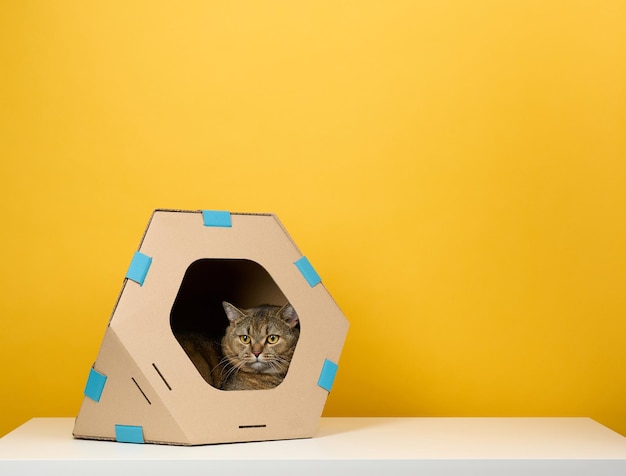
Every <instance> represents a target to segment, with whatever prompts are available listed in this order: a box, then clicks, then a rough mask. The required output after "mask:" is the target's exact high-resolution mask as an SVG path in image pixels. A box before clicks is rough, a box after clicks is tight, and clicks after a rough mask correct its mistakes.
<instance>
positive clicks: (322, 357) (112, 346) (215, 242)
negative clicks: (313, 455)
mask: <svg viewBox="0 0 626 476" xmlns="http://www.w3.org/2000/svg"><path fill="white" fill-rule="evenodd" d="M230 219H231V220H232V226H205V224H204V222H203V214H202V212H201V211H180V210H156V211H155V212H154V213H153V215H152V218H151V220H150V223H149V224H148V227H147V229H146V232H145V234H144V238H143V240H142V243H141V245H140V248H139V252H141V253H142V254H143V255H146V256H149V257H151V258H152V262H151V265H150V267H149V269H148V272H147V274H146V275H145V280H144V281H143V284H139V283H138V282H135V281H134V280H131V279H125V281H124V285H123V288H122V291H121V293H120V296H119V298H118V301H117V304H116V306H115V309H114V311H113V314H112V316H111V320H110V322H109V326H108V328H107V330H106V333H105V336H104V340H103V342H102V346H101V348H100V351H99V354H98V357H97V360H96V362H95V363H94V365H93V369H94V370H95V371H97V372H98V373H100V374H102V375H105V376H106V383H105V385H104V388H103V390H102V392H101V394H100V395H99V397H100V398H99V401H95V400H94V399H93V398H91V397H90V396H85V398H84V400H83V404H82V406H81V409H80V412H79V414H78V416H77V418H76V422H75V426H74V431H73V433H74V436H75V437H77V438H89V439H106V440H116V438H117V436H116V425H127V426H131V427H133V428H137V427H139V431H140V433H141V435H142V439H143V441H144V442H146V443H167V444H176V445H198V444H209V443H226V442H243V441H259V440H275V439H290V438H305V437H311V436H313V435H314V432H315V430H316V428H317V424H318V422H319V419H320V416H321V413H322V410H323V407H324V403H325V401H326V398H327V395H328V390H327V389H325V388H322V387H321V386H320V385H318V379H319V378H320V373H321V371H322V368H323V366H324V362H325V361H326V360H328V361H331V362H333V363H335V364H337V363H338V361H339V356H340V353H341V349H342V347H343V343H344V340H345V337H346V333H347V330H348V322H347V320H346V318H345V316H344V315H343V314H342V312H341V311H340V309H339V308H338V306H337V305H336V303H335V302H334V300H333V299H332V297H331V296H330V294H329V293H328V291H327V290H326V289H325V287H324V286H323V284H322V283H319V284H315V285H313V286H312V285H311V284H309V282H308V281H307V279H305V277H304V275H303V273H302V272H301V271H300V270H299V269H298V268H297V267H296V265H295V264H294V263H295V262H296V261H298V260H299V259H300V258H301V257H302V253H301V252H300V250H298V248H297V246H296V245H295V244H294V243H293V241H292V240H291V238H290V237H289V235H288V234H287V232H286V230H285V229H284V227H283V226H282V225H281V223H280V222H279V221H278V219H277V218H276V217H275V216H274V215H271V214H237V213H232V214H230ZM192 265H193V266H192ZM183 281H184V282H185V284H184V286H183V285H182V284H183ZM205 282H206V287H207V289H206V291H205V290H204V289H202V288H203V287H204V286H205ZM183 288H185V290H183ZM202 293H205V294H203V295H204V296H205V297H206V296H208V298H207V299H209V300H210V301H211V303H214V302H217V301H218V300H227V298H225V297H222V296H223V294H228V299H233V300H236V301H237V302H239V303H240V305H243V306H245V305H249V306H252V305H258V304H262V303H266V304H276V305H282V304H284V303H285V302H286V301H287V300H288V301H289V302H290V303H291V304H292V305H293V306H294V308H295V309H296V310H297V312H298V315H299V317H300V326H301V333H300V338H299V341H298V344H297V346H296V351H295V354H294V357H293V359H292V362H291V365H290V367H289V371H288V373H287V376H286V377H285V380H284V381H283V382H282V383H281V384H280V385H278V386H277V387H275V388H273V389H268V390H253V391H250V390H249V391H230V392H229V391H223V390H218V389H216V388H214V387H212V386H211V385H209V384H208V383H207V382H205V380H204V379H203V378H202V377H201V375H200V374H199V372H198V371H197V370H196V368H195V366H194V365H193V364H192V362H191V361H190V360H189V358H188V357H187V355H186V353H185V352H184V350H183V349H182V347H181V346H180V344H179V343H178V341H177V340H176V338H175V337H174V334H173V331H172V327H171V326H172V324H171V323H172V322H174V323H177V322H183V321H185V320H189V319H191V320H193V319H196V318H197V316H195V317H194V315H193V314H194V313H196V314H197V313H198V312H200V311H199V309H200V308H202V305H200V304H198V303H195V301H194V299H195V298H196V297H198V296H200V295H201V294H202ZM206 293H208V294H206ZM179 296H180V297H179ZM177 298H178V299H177ZM259 301H263V302H259ZM242 302H243V303H244V304H241V303H242ZM245 303H249V304H245ZM255 303H256V304H255ZM190 316H191V317H190ZM86 395H87V393H86Z"/></svg>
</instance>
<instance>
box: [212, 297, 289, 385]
mask: <svg viewBox="0 0 626 476" xmlns="http://www.w3.org/2000/svg"><path fill="white" fill-rule="evenodd" d="M222 305H223V306H224V311H225V312H226V316H227V317H228V320H229V321H230V324H229V325H228V327H227V328H226V332H225V335H224V337H223V338H222V353H223V355H224V357H223V360H222V363H223V369H222V370H223V374H222V375H221V377H222V382H221V387H220V388H221V389H222V390H261V389H269V388H274V387H276V386H277V385H279V384H280V383H281V382H282V381H283V380H284V378H285V375H286V374H287V370H288V368H289V364H290V363H291V359H292V357H293V353H294V350H295V347H296V343H297V341H298V338H299V336H300V326H299V318H298V314H297V313H296V311H295V309H294V308H293V306H292V305H291V304H289V303H287V304H285V305H284V306H282V307H281V306H271V305H263V306H258V307H253V308H250V309H239V308H237V307H235V306H233V305H232V304H230V303H228V302H223V303H222Z"/></svg>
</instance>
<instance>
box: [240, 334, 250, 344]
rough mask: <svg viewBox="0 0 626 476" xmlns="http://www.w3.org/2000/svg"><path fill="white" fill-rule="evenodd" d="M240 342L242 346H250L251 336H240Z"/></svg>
mask: <svg viewBox="0 0 626 476" xmlns="http://www.w3.org/2000/svg"><path fill="white" fill-rule="evenodd" d="M239 340H240V341H241V343H242V344H249V343H250V336H247V335H242V336H239Z"/></svg>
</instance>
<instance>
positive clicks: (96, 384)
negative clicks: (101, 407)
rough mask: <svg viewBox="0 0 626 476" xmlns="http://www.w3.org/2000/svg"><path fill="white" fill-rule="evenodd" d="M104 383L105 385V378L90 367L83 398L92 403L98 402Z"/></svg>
mask: <svg viewBox="0 0 626 476" xmlns="http://www.w3.org/2000/svg"><path fill="white" fill-rule="evenodd" d="M105 383H107V376H106V375H103V374H101V373H100V372H98V371H97V370H96V369H94V368H93V367H92V368H91V370H90V371H89V377H88V378H87V385H85V392H84V394H85V396H86V397H89V398H91V399H92V400H93V401H94V402H99V401H100V397H101V396H102V391H103V390H104V384H105Z"/></svg>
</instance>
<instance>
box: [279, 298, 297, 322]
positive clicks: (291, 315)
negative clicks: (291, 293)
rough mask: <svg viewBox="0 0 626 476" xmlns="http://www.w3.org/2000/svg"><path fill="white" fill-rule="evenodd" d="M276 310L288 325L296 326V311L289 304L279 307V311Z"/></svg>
mask: <svg viewBox="0 0 626 476" xmlns="http://www.w3.org/2000/svg"><path fill="white" fill-rule="evenodd" d="M278 312H279V314H280V315H281V316H282V318H283V320H284V321H285V322H286V323H287V325H288V326H289V327H291V328H293V327H296V325H297V324H298V320H299V318H298V313H297V312H296V310H295V309H294V308H293V306H292V305H291V304H289V303H287V304H285V305H284V306H283V307H281V308H280V311H278Z"/></svg>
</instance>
